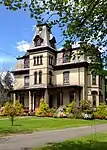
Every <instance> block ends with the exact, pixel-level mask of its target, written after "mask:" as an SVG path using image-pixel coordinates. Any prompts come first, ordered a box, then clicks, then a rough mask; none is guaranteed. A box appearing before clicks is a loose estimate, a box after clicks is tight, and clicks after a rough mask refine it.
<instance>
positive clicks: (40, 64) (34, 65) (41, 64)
mask: <svg viewBox="0 0 107 150" xmlns="http://www.w3.org/2000/svg"><path fill="white" fill-rule="evenodd" d="M40 65H43V64H34V65H33V66H40Z"/></svg>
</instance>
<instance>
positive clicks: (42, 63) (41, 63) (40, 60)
mask: <svg viewBox="0 0 107 150" xmlns="http://www.w3.org/2000/svg"><path fill="white" fill-rule="evenodd" d="M42 58H43V56H40V64H41V65H42V64H43V62H42Z"/></svg>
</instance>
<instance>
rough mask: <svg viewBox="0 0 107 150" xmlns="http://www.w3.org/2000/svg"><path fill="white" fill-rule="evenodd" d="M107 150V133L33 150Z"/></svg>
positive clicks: (94, 134)
mask: <svg viewBox="0 0 107 150" xmlns="http://www.w3.org/2000/svg"><path fill="white" fill-rule="evenodd" d="M101 149H102V150H106V149H107V132H103V133H97V134H96V133H93V134H90V135H88V136H83V137H80V138H77V139H74V140H66V141H64V142H59V143H51V144H50V145H46V146H44V147H40V148H34V149H33V150H101Z"/></svg>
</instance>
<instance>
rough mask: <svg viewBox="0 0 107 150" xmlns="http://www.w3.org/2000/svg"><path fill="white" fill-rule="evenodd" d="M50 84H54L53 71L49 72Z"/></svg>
mask: <svg viewBox="0 0 107 150" xmlns="http://www.w3.org/2000/svg"><path fill="white" fill-rule="evenodd" d="M49 84H52V71H49Z"/></svg>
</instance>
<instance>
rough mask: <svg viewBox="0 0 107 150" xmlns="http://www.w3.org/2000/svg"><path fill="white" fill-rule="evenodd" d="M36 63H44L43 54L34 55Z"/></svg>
mask: <svg viewBox="0 0 107 150" xmlns="http://www.w3.org/2000/svg"><path fill="white" fill-rule="evenodd" d="M33 59H34V65H43V55H41V56H37V57H34V58H33Z"/></svg>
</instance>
